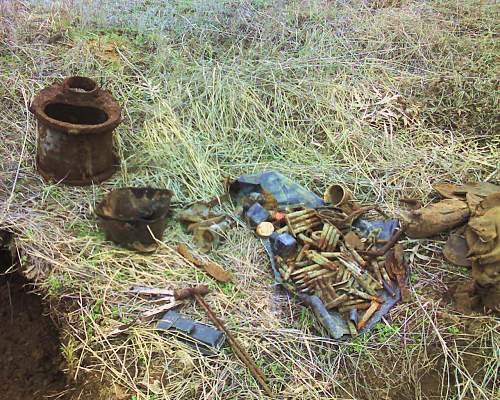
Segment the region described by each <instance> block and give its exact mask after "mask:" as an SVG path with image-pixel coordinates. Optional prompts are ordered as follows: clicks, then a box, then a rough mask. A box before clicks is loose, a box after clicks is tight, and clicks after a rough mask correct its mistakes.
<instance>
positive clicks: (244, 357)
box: [174, 285, 274, 397]
mask: <svg viewBox="0 0 500 400" xmlns="http://www.w3.org/2000/svg"><path fill="white" fill-rule="evenodd" d="M207 293H208V286H207V285H198V286H195V287H190V288H185V289H178V290H175V291H174V298H175V299H176V300H184V299H187V298H191V297H194V299H195V300H196V302H197V303H198V304H199V305H200V306H201V307H203V308H204V309H205V312H206V313H207V315H208V317H209V318H210V320H211V321H212V323H213V324H214V325H215V326H216V327H217V328H218V329H220V330H221V331H222V332H224V333H225V334H226V337H227V340H228V341H229V344H230V345H231V348H232V349H233V351H234V353H235V354H236V355H237V356H238V358H239V359H240V360H241V361H242V362H243V364H245V365H246V367H247V368H248V369H249V370H250V372H251V374H252V376H253V377H254V378H255V380H256V381H257V382H258V383H259V384H260V386H261V387H262V389H264V391H265V392H266V394H267V395H268V396H269V397H274V394H273V392H272V390H271V388H270V387H269V386H268V384H267V382H266V377H265V376H264V374H263V372H262V371H261V370H260V369H259V367H257V365H255V362H254V361H253V360H252V358H251V357H250V355H249V354H248V353H247V352H246V350H245V349H244V348H243V347H242V346H241V344H240V342H239V341H238V340H236V338H235V337H234V336H233V335H232V334H231V333H230V332H229V330H228V329H227V328H226V327H225V326H224V324H223V323H222V321H221V320H220V319H219V318H217V316H216V315H215V314H214V312H213V311H212V309H211V308H210V306H209V305H208V304H207V303H206V302H205V300H204V299H203V297H202V296H205V295H206V294H207Z"/></svg>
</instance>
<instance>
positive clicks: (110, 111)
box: [30, 76, 121, 186]
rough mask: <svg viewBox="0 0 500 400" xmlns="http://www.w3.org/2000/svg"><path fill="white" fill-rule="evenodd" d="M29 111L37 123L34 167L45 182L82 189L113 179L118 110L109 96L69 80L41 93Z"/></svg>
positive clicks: (86, 83) (83, 80) (77, 79)
mask: <svg viewBox="0 0 500 400" xmlns="http://www.w3.org/2000/svg"><path fill="white" fill-rule="evenodd" d="M30 111H31V112H32V113H33V114H34V115H35V117H36V119H37V121H38V140H37V156H36V163H37V169H38V171H39V172H40V174H41V175H42V176H43V178H44V179H45V180H47V181H56V182H62V183H65V184H68V185H77V186H84V185H90V184H92V183H99V182H102V181H104V180H106V179H108V178H109V177H110V176H111V175H113V173H114V172H115V170H116V167H117V165H118V158H117V156H116V154H115V153H114V152H113V130H114V129H115V128H116V127H117V126H118V125H119V124H120V122H121V108H120V106H119V105H118V103H117V102H116V101H115V100H114V98H113V96H112V95H111V94H110V93H109V92H108V91H106V90H102V89H101V88H99V87H98V85H97V83H96V82H94V81H93V80H92V79H89V78H85V77H81V76H72V77H69V78H67V79H65V80H64V81H63V83H62V84H55V85H52V86H49V87H47V88H45V89H43V90H41V91H40V92H39V93H38V95H37V96H36V97H35V99H34V100H33V103H32V104H31V107H30Z"/></svg>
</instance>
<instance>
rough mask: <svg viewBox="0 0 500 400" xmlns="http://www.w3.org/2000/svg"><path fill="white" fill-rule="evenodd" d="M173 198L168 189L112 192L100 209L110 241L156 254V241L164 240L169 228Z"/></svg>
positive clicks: (97, 209)
mask: <svg viewBox="0 0 500 400" xmlns="http://www.w3.org/2000/svg"><path fill="white" fill-rule="evenodd" d="M172 195H173V193H172V192H171V191H170V190H168V189H152V188H123V189H116V190H113V191H111V192H110V193H109V194H108V195H107V196H106V197H105V198H104V199H103V200H102V201H101V202H100V203H99V204H98V206H97V208H96V214H97V216H98V218H99V224H100V226H101V228H102V229H103V230H104V233H105V236H106V240H111V241H113V242H115V243H117V244H119V245H121V246H123V247H126V248H128V249H132V250H137V251H139V252H143V253H148V252H151V251H154V250H156V247H157V242H156V239H158V240H161V239H162V237H163V231H164V230H165V227H166V225H167V216H168V214H169V212H170V200H171V198H172Z"/></svg>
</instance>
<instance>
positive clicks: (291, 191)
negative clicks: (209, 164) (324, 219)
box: [228, 171, 324, 208]
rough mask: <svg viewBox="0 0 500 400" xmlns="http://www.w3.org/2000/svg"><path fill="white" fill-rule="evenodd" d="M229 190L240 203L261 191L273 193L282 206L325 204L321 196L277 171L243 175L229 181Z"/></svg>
mask: <svg viewBox="0 0 500 400" xmlns="http://www.w3.org/2000/svg"><path fill="white" fill-rule="evenodd" d="M228 192H229V195H230V196H231V198H232V199H233V201H235V202H236V203H240V204H242V203H244V202H245V198H246V197H247V196H253V194H252V193H255V192H259V193H265V194H270V195H272V196H273V198H274V199H275V201H276V204H277V206H280V207H284V206H292V205H298V204H301V205H303V206H305V207H309V208H317V207H320V206H322V205H324V201H323V200H322V199H321V197H319V196H317V195H316V194H314V193H312V192H310V191H309V190H308V189H306V188H304V187H303V186H301V185H299V184H298V183H295V182H293V181H292V180H291V179H290V178H287V177H286V176H284V175H283V174H281V173H279V172H276V171H265V172H259V173H256V174H251V175H242V176H240V177H239V178H237V179H236V180H234V181H232V182H230V183H229V187H228Z"/></svg>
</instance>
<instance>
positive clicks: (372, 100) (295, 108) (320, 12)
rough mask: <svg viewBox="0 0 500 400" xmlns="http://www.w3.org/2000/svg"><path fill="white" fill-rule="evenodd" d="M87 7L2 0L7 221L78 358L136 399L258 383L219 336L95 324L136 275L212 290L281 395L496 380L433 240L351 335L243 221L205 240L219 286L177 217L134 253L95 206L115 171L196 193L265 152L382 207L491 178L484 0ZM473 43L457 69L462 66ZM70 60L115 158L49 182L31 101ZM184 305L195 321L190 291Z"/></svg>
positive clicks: (266, 159) (116, 315)
mask: <svg viewBox="0 0 500 400" xmlns="http://www.w3.org/2000/svg"><path fill="white" fill-rule="evenodd" d="M38 3H39V2H38ZM90 3H92V2H91V1H90V2H89V1H84V2H78V4H77V6H78V7H76V6H75V4H74V3H73V2H71V1H68V2H58V3H57V4H52V5H51V6H50V7H47V6H46V5H40V3H39V5H38V6H36V7H33V6H32V5H30V4H29V2H20V1H12V2H9V7H5V6H3V7H4V8H3V9H2V10H7V11H5V14H3V15H2V17H1V18H2V20H1V22H2V24H3V25H2V28H3V29H2V32H3V33H4V35H5V33H7V35H8V40H5V41H3V42H2V43H1V44H0V65H1V66H2V68H1V69H0V78H1V79H2V81H3V82H4V83H5V85H3V86H1V87H0V90H1V94H2V96H1V99H0V107H1V109H2V115H1V116H0V127H1V128H0V129H1V131H2V132H5V135H4V141H3V142H2V145H1V149H0V151H1V153H2V158H1V159H0V165H1V169H0V176H1V179H0V198H1V199H2V201H4V203H3V204H4V206H3V208H2V211H1V214H0V228H2V229H11V230H13V231H15V232H16V234H17V239H16V244H17V248H18V251H19V254H20V258H21V260H22V263H23V269H24V271H25V273H26V274H27V275H28V276H30V277H31V278H32V279H34V280H35V282H36V284H37V287H38V288H39V290H40V292H41V293H44V294H45V295H47V296H48V298H50V299H51V303H52V304H53V307H54V312H55V314H57V315H59V316H60V318H61V319H62V320H63V321H64V324H65V326H66V330H67V333H68V336H69V337H70V338H71V339H70V340H68V344H67V345H66V347H65V351H64V354H65V356H66V358H67V359H68V365H69V366H70V367H71V373H72V374H74V375H75V376H76V375H78V374H81V373H82V372H84V371H97V372H99V373H102V374H103V377H104V378H105V379H106V380H107V381H114V382H116V383H117V384H118V385H121V386H122V387H124V388H126V389H127V390H128V391H129V392H130V393H132V394H134V395H135V396H137V398H141V399H153V398H166V399H170V398H172V399H192V398H206V399H208V398H221V399H226V398H234V399H240V398H250V399H251V398H261V394H260V392H259V390H258V388H257V385H256V383H255V382H254V381H253V380H252V378H251V377H250V376H249V374H248V373H247V372H246V370H245V368H244V367H243V366H242V365H241V364H240V363H239V362H238V361H237V360H236V359H235V357H234V356H233V355H232V354H231V353H230V352H229V351H224V352H223V353H222V354H221V355H220V356H218V357H217V358H215V359H207V358H203V357H201V356H199V355H198V354H196V353H194V352H193V351H191V350H190V349H188V348H186V347H184V346H183V345H182V344H181V343H180V342H178V341H176V340H174V339H172V338H171V337H169V338H168V339H165V337H163V336H162V335H160V334H159V333H158V332H156V331H155V330H154V326H153V325H151V326H145V325H140V326H136V327H134V328H133V329H132V330H131V331H130V333H129V335H126V336H123V337H118V338H116V337H110V336H109V332H111V331H112V330H113V329H114V328H115V327H116V326H118V325H119V324H121V323H123V322H128V321H130V320H131V319H133V318H134V317H135V316H137V315H138V314H139V313H140V312H141V311H143V310H145V309H146V308H147V307H148V304H147V303H146V302H144V301H143V300H141V299H139V298H134V297H131V296H130V295H127V294H125V293H124V290H125V289H126V288H127V287H128V286H129V285H131V284H142V285H152V286H162V287H180V286H187V285H192V284H196V283H207V284H209V285H210V288H211V294H210V295H209V297H208V299H207V300H208V301H209V303H210V304H211V306H212V307H213V309H214V310H215V312H216V313H217V314H218V315H220V316H221V317H222V318H223V319H224V320H225V322H226V323H227V325H228V327H229V328H230V329H231V330H232V331H233V332H235V334H236V335H237V336H238V338H240V340H242V341H243V342H244V344H245V347H246V348H247V349H248V350H249V351H250V352H251V353H252V355H253V356H254V357H255V358H256V359H257V360H259V363H260V365H261V367H262V369H263V370H264V371H265V373H266V375H267V376H268V377H269V378H270V384H271V386H272V387H273V388H274V389H275V390H276V392H279V393H280V396H281V397H280V398H293V399H327V398H367V399H382V398H391V399H414V398H418V399H420V398H421V399H425V398H432V396H434V398H443V399H444V398H450V399H451V398H457V399H465V398H478V399H489V398H493V396H494V394H495V393H496V392H497V391H498V383H497V382H498V377H497V371H498V363H499V356H498V351H497V350H496V348H497V347H498V346H497V345H498V334H497V331H496V329H497V322H496V321H495V320H494V319H493V318H491V317H488V316H466V315H462V314H460V313H458V312H455V311H453V309H452V308H450V307H449V306H448V305H447V304H446V303H445V301H444V300H443V295H444V293H445V291H446V290H447V284H448V279H449V277H450V276H455V277H456V278H462V279H464V278H465V277H466V276H468V272H467V271H458V272H457V270H456V269H453V268H452V267H450V266H449V265H446V264H445V263H444V262H443V261H442V260H441V257H440V252H439V247H438V246H436V245H434V244H433V243H432V242H428V241H422V240H420V241H407V242H406V247H407V253H408V255H409V256H410V258H411V261H412V285H413V288H414V293H415V298H414V301H413V302H412V303H410V304H405V305H399V306H397V307H396V308H395V309H394V310H393V311H392V312H391V313H390V315H389V316H388V317H387V319H386V320H385V321H384V322H383V323H382V324H380V325H379V326H378V327H377V328H376V329H375V330H374V332H373V333H371V334H369V335H366V336H363V337H360V338H357V339H355V340H354V341H351V342H346V343H344V342H336V341H333V340H331V339H329V338H325V337H323V335H322V331H321V328H320V327H319V326H318V325H317V323H315V321H314V319H313V318H312V317H311V314H310V313H309V312H308V310H307V309H305V308H303V307H301V306H300V305H298V304H297V303H296V301H295V300H294V299H290V298H288V297H287V296H286V295H285V294H284V293H283V292H282V291H281V290H280V289H279V288H277V287H275V286H274V285H273V283H272V279H271V274H270V273H269V270H268V264H267V260H266V257H265V254H264V252H263V249H262V248H261V247H260V245H259V242H258V241H257V240H255V239H254V238H253V237H252V236H251V234H250V233H249V232H248V231H247V230H246V229H245V228H244V226H243V225H242V226H240V227H238V228H237V229H234V230H233V231H231V232H230V233H229V235H228V238H227V240H226V242H225V243H224V244H223V246H221V248H219V249H218V250H217V251H216V252H215V253H214V254H212V257H214V258H216V259H217V260H219V261H220V262H222V263H224V265H225V266H226V267H227V268H228V269H229V270H231V271H232V272H233V273H235V275H236V276H237V277H238V280H237V282H236V283H235V284H234V285H232V284H229V285H216V284H215V283H214V282H212V281H210V279H209V278H207V277H206V276H205V275H203V274H202V273H200V272H199V271H196V270H193V269H191V268H190V267H189V266H188V265H187V264H186V263H185V262H183V261H182V259H181V258H180V257H179V256H178V255H177V253H176V252H175V251H174V244H175V243H177V242H190V240H191V239H190V237H189V236H188V235H186V234H185V233H184V231H183V230H182V229H181V227H180V226H179V225H178V224H177V223H176V222H172V223H171V225H170V226H169V228H168V229H167V232H166V236H165V239H164V243H165V245H164V246H162V247H161V249H160V250H159V251H158V252H157V253H155V254H153V255H151V256H147V257H144V256H142V255H139V254H135V253H131V252H129V251H125V250H121V249H119V248H116V247H115V246H113V245H112V244H110V243H106V242H104V241H103V237H102V234H101V233H100V231H99V229H98V228H97V226H96V224H95V219H94V217H93V214H92V210H93V208H94V207H95V204H96V202H97V201H99V199H100V198H101V197H102V195H103V193H104V192H105V191H107V190H109V189H111V188H114V187H120V186H124V185H127V186H131V185H137V186H139V185H151V186H161V187H169V188H170V189H172V190H174V192H175V193H176V199H175V200H177V201H179V202H189V201H194V200H199V199H204V200H207V199H209V198H212V197H213V196H215V195H218V194H221V193H222V191H223V182H224V179H225V178H226V177H235V176H238V175H239V174H242V173H250V172H255V171H259V170H264V169H278V170H281V171H283V172H285V173H286V174H287V175H289V176H290V177H292V178H294V179H296V180H297V181H299V182H301V183H303V184H305V185H307V186H308V187H309V188H311V189H313V190H316V191H318V192H322V190H323V189H324V187H325V186H326V185H328V184H330V183H332V182H340V183H344V184H346V185H348V186H350V187H351V188H352V189H353V191H354V192H355V193H356V196H357V197H358V198H360V199H362V200H365V201H373V202H377V203H379V204H381V205H382V206H383V207H384V208H385V209H387V210H389V211H390V212H397V211H398V210H399V204H398V202H397V199H398V197H400V196H407V197H410V196H414V197H417V198H424V199H425V198H426V197H427V196H428V194H429V193H430V190H431V184H432V183H434V182H436V181H441V180H450V181H464V180H481V179H488V180H495V179H497V178H496V175H495V174H496V173H497V172H498V155H499V154H498V150H496V147H495V143H494V140H495V138H494V137H493V134H492V132H493V129H494V128H493V124H492V121H493V120H492V118H493V112H492V110H493V107H494V106H495V104H497V102H498V97H497V96H496V95H495V93H494V91H493V90H491V88H492V86H491V82H492V80H491V79H492V76H493V71H492V66H491V65H490V62H489V61H488V60H489V58H488V57H490V56H491V54H493V53H494V45H493V42H492V41H491V40H490V33H489V32H490V31H491V26H492V25H491V24H492V18H491V17H490V16H489V14H488V10H489V9H490V6H489V4H483V3H481V4H479V3H478V2H474V1H471V2H468V3H467V4H466V6H465V10H466V12H464V13H463V14H460V15H457V13H456V10H455V9H454V8H453V6H452V5H451V2H450V3H449V2H440V3H436V4H434V3H433V2H430V3H420V2H404V4H399V3H398V4H397V7H393V6H392V3H391V4H390V5H391V7H385V6H384V7H372V8H370V7H366V6H365V5H363V4H362V3H361V2H352V3H349V4H346V5H339V4H331V3H329V2H321V1H311V2H307V3H302V2H279V3H276V4H273V2H238V1H231V2H227V4H226V3H224V4H223V5H216V4H215V2H209V3H207V4H208V5H205V6H204V5H203V4H202V3H203V2H196V1H193V2H185V3H182V4H180V3H179V4H173V3H166V2H149V3H148V5H146V3H143V2H140V1H129V2H124V3H123V4H122V5H121V7H125V8H124V9H126V10H127V12H129V14H130V16H127V14H126V13H121V14H120V13H119V12H117V11H116V10H114V9H113V8H112V7H111V6H110V5H109V4H110V3H109V2H106V1H103V2H100V7H98V8H96V7H92V4H90ZM160 3H161V4H160ZM89 4H90V7H89ZM385 5H387V4H385ZM73 6H75V7H74V8H71V7H73ZM374 8H377V10H375V11H374ZM70 9H72V10H73V12H72V13H69V12H68V10H70ZM79 10H81V11H79ZM89 10H91V12H90V11H89ZM154 10H156V11H155V13H156V14H155V15H154V16H153V14H152V12H153V11H154ZM127 18H129V19H128V20H127ZM40 21H44V22H43V24H42V25H40V24H39V22H40ZM443 21H444V22H445V23H443V24H441V22H443ZM480 28H484V32H483V30H482V29H480ZM58 32H62V38H61V39H59V40H57V41H56V42H54V43H50V44H47V38H51V37H53V36H54V34H57V33H58ZM478 43H480V45H481V46H482V47H481V50H480V51H476V50H474V49H475V48H476V46H477V44H478ZM472 54H473V55H474V60H475V61H474V63H470V64H468V69H466V70H462V69H458V68H457V67H456V63H457V62H458V61H460V62H463V59H464V58H467V57H468V55H472ZM473 64H474V65H476V67H475V68H476V69H474V70H473V69H471V68H472V65H473ZM74 73H78V74H84V75H89V76H93V77H95V78H96V79H97V80H99V81H100V82H102V83H103V84H104V85H105V86H106V88H107V89H109V90H111V92H112V93H113V94H114V95H115V96H116V98H117V99H118V100H119V101H120V103H121V104H122V105H123V115H124V122H123V124H122V125H121V126H120V127H119V128H118V130H117V147H118V148H119V153H120V157H121V159H122V164H121V171H120V173H119V174H116V176H115V177H113V179H111V180H110V181H108V182H106V183H105V184H103V185H100V186H95V187H89V188H68V187H62V186H59V185H49V184H46V183H44V182H42V180H41V179H40V178H39V177H38V175H37V174H36V172H35V169H34V162H33V158H34V157H33V154H34V153H35V123H34V121H33V118H32V117H31V115H30V114H29V112H28V109H27V105H28V104H29V102H30V99H31V98H32V97H33V95H34V94H35V93H36V92H37V91H38V90H39V89H40V88H42V87H44V86H45V85H47V84H49V83H51V82H52V81H53V80H54V79H55V78H60V77H62V76H65V75H69V74H74ZM443 77H444V78H443ZM433 82H449V83H450V84H449V85H448V84H447V85H448V86H439V87H438V89H435V86H433ZM440 85H441V83H440ZM481 104H482V105H481ZM477 107H482V108H481V109H480V110H479V109H478V108H477ZM480 111H484V112H480ZM478 132H482V134H480V135H479V136H480V140H478V136H477V134H478ZM472 133H475V134H474V135H473V134H472ZM63 310H64V312H62V311H63ZM182 311H183V312H186V313H188V314H190V315H192V316H193V317H194V318H196V319H200V320H203V319H205V316H204V315H203V313H202V311H201V310H200V309H198V308H197V307H195V306H193V305H189V304H187V305H186V306H185V307H184V308H183V310H182Z"/></svg>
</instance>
